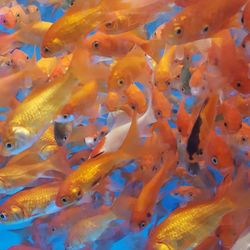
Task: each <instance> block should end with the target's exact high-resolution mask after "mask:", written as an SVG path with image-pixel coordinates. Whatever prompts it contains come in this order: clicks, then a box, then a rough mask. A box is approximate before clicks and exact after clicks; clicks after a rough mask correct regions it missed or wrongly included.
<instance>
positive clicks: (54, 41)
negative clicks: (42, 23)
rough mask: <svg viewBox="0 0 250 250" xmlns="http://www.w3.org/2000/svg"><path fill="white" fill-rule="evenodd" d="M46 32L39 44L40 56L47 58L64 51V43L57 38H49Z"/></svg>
mask: <svg viewBox="0 0 250 250" xmlns="http://www.w3.org/2000/svg"><path fill="white" fill-rule="evenodd" d="M49 35H50V34H48V35H47V34H46V35H45V37H44V40H43V42H42V46H41V55H42V57H45V58H48V57H53V56H55V55H58V54H60V53H62V52H64V51H65V44H64V43H63V42H62V41H61V40H60V39H59V38H51V39H50V37H49Z"/></svg>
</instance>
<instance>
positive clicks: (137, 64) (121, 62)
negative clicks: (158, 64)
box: [108, 47, 152, 91]
mask: <svg viewBox="0 0 250 250" xmlns="http://www.w3.org/2000/svg"><path fill="white" fill-rule="evenodd" d="M141 69H143V70H142V71H141ZM151 74H152V69H151V67H150V65H149V63H148V61H147V59H146V57H145V54H144V52H143V51H142V50H141V49H139V48H137V47H135V48H134V49H133V50H131V51H130V52H129V53H128V54H127V55H126V56H125V57H122V58H120V59H117V61H116V62H115V63H114V64H113V65H112V67H111V72H110V76H109V78H108V91H114V90H116V91H117V90H118V91H119V90H121V89H126V88H127V87H128V86H129V85H131V84H133V83H134V82H136V81H137V82H142V83H149V81H150V77H151Z"/></svg>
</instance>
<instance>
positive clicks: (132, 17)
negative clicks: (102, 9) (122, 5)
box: [98, 0, 170, 34]
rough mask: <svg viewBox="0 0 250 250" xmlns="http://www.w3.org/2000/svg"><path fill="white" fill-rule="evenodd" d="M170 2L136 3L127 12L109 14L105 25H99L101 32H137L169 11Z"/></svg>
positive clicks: (164, 0)
mask: <svg viewBox="0 0 250 250" xmlns="http://www.w3.org/2000/svg"><path fill="white" fill-rule="evenodd" d="M169 2H170V1H168V0H157V1H155V0H153V1H151V0H149V1H144V2H140V1H134V3H133V5H132V6H130V8H129V9H128V10H127V9H125V10H123V9H122V10H117V11H114V12H111V13H109V14H108V15H107V16H106V17H105V20H104V22H103V23H101V24H100V25H99V27H98V28H99V30H101V31H102V32H104V33H108V34H119V33H124V32H127V31H131V30H135V29H136V28H138V27H140V26H141V25H143V24H144V23H147V22H150V21H152V20H153V19H154V18H156V16H157V14H158V13H159V12H164V11H167V10H169V8H168V6H167V4H168V3H169Z"/></svg>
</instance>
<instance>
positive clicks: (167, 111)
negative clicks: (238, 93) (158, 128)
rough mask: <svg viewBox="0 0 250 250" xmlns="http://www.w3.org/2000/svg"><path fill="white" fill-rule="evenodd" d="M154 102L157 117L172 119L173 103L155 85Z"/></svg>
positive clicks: (153, 90) (153, 89)
mask: <svg viewBox="0 0 250 250" xmlns="http://www.w3.org/2000/svg"><path fill="white" fill-rule="evenodd" d="M152 104H153V110H154V112H155V117H156V119H165V118H167V119H170V115H171V111H172V105H171V103H170V102H169V100H168V99H167V98H166V96H165V95H164V94H163V93H162V92H160V91H159V90H158V88H157V87H155V86H153V87H152Z"/></svg>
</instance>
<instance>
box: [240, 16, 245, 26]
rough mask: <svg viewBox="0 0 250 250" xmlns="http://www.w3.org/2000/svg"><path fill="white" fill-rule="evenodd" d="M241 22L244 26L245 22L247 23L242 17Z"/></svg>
mask: <svg viewBox="0 0 250 250" xmlns="http://www.w3.org/2000/svg"><path fill="white" fill-rule="evenodd" d="M240 21H241V23H242V24H244V21H245V20H244V16H242V17H241V20H240Z"/></svg>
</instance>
